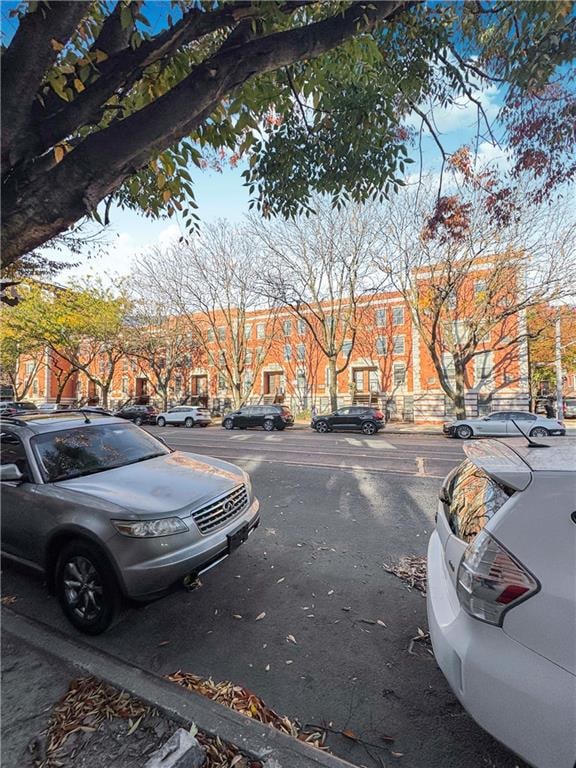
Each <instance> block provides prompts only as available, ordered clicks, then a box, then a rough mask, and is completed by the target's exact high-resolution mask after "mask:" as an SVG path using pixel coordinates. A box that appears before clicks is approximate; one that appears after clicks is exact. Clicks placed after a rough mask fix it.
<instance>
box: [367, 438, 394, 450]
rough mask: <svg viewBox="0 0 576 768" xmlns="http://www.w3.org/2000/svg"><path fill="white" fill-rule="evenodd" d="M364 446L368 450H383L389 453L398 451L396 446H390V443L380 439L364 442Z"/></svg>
mask: <svg viewBox="0 0 576 768" xmlns="http://www.w3.org/2000/svg"><path fill="white" fill-rule="evenodd" d="M364 445H368V446H370V448H385V449H387V450H389V451H397V450H398V447H397V446H395V445H392V443H389V442H388V441H387V440H380V438H378V439H376V440H364Z"/></svg>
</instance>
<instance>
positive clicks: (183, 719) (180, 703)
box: [2, 608, 356, 768]
mask: <svg viewBox="0 0 576 768" xmlns="http://www.w3.org/2000/svg"><path fill="white" fill-rule="evenodd" d="M2 631H6V632H7V633H9V634H10V635H12V636H13V637H15V638H18V639H19V640H21V641H23V642H25V643H26V644H28V645H30V646H32V647H33V648H35V649H36V650H38V651H40V652H41V653H43V654H45V655H47V656H52V657H54V658H56V659H59V660H61V661H62V662H64V663H65V664H66V665H68V666H72V667H75V668H76V669H78V670H80V671H81V672H83V673H85V674H89V675H94V676H95V677H98V678H100V679H101V680H103V681H104V682H106V683H109V684H110V685H113V686H115V687H116V688H121V689H123V690H124V691H127V692H128V693H130V694H131V695H133V696H136V697H137V698H139V699H142V701H145V702H146V703H147V704H150V705H151V706H153V707H156V708H157V709H159V710H161V711H162V712H163V713H164V714H165V715H167V716H168V717H170V718H172V719H173V720H176V721H178V722H180V723H181V724H182V725H185V726H188V727H190V725H191V724H192V723H195V725H197V726H198V728H199V729H200V730H202V731H205V732H206V733H208V734H210V735H213V736H219V737H220V738H221V739H223V740H224V741H228V742H230V743H231V744H233V745H234V746H236V747H238V748H239V749H240V750H241V751H242V752H245V753H247V754H248V755H249V756H251V757H253V758H255V759H257V760H260V761H261V762H262V763H263V764H264V767H265V768H356V766H354V765H353V763H349V762H348V761H346V760H343V759H342V758H339V757H336V756H334V755H330V754H328V753H326V752H322V751H320V750H318V749H316V748H315V747H311V746H310V745H308V744H305V743H304V742H302V741H298V739H296V738H294V737H292V736H288V735H286V734H284V733H281V732H280V731H276V730H274V729H273V728H271V727H270V726H268V725H264V724H263V723H258V722H256V721H255V720H251V719H250V718H249V717H246V716H245V715H241V714H240V713H239V712H235V711H234V710H232V709H228V707H225V706H223V705H222V704H218V703H217V702H215V701H212V700H211V699H208V698H205V697H204V696H201V695H200V694H197V693H195V692H193V691H187V690H185V689H183V688H181V687H180V686H178V685H176V684H175V683H171V682H169V681H168V680H164V678H161V677H158V676H157V675H154V674H152V673H151V672H147V671H146V670H144V669H142V668H140V667H137V666H135V665H133V664H130V663H128V662H125V661H121V660H120V659H117V658H116V657H114V656H111V655H110V654H107V653H105V652H104V651H101V650H98V649H96V648H92V647H90V646H88V645H87V644H85V643H82V642H80V641H78V640H76V639H72V638H70V637H67V636H66V635H65V634H64V633H62V632H60V631H59V630H56V629H52V628H49V627H48V626H47V625H46V624H43V623H41V622H38V621H35V620H33V619H29V618H26V617H24V616H21V615H20V614H17V613H15V612H14V611H11V610H10V609H7V608H3V609H2Z"/></svg>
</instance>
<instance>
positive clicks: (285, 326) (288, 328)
mask: <svg viewBox="0 0 576 768" xmlns="http://www.w3.org/2000/svg"><path fill="white" fill-rule="evenodd" d="M282 330H283V331H284V336H291V335H292V321H291V320H284V322H283V323H282Z"/></svg>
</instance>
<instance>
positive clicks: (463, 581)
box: [427, 438, 576, 768]
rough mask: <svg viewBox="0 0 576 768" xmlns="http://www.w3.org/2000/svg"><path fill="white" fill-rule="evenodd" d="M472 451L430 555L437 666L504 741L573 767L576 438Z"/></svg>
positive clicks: (545, 766) (451, 487)
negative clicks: (560, 441) (539, 444)
mask: <svg viewBox="0 0 576 768" xmlns="http://www.w3.org/2000/svg"><path fill="white" fill-rule="evenodd" d="M465 453H466V455H467V458H466V460H465V461H464V462H462V463H461V464H460V465H459V466H458V467H457V468H456V469H455V470H453V471H452V472H451V473H450V474H449V475H448V477H447V478H446V480H445V482H444V485H443V487H442V490H441V493H440V500H439V502H438V508H437V514H436V529H435V531H434V533H433V534H432V536H431V538H430V543H429V547H428V569H427V570H428V587H427V610H428V626H429V628H430V635H431V639H432V646H433V649H434V655H435V656H436V661H437V662H438V665H439V666H440V669H441V670H442V672H443V673H444V675H445V677H446V679H447V680H448V682H449V684H450V686H451V688H452V690H453V691H454V693H455V694H456V696H457V697H458V698H459V699H460V701H461V703H462V705H463V706H464V707H465V708H466V709H467V710H468V712H469V713H470V715H471V716H472V717H473V718H474V719H475V720H476V721H477V722H478V723H479V724H480V725H481V726H482V727H483V728H484V729H485V730H487V731H488V732H489V733H491V734H492V735H493V736H495V738H497V739H498V741H500V742H502V743H503V744H505V745H506V746H507V747H509V748H510V749H512V750H513V751H514V752H517V753H518V754H519V755H520V756H521V757H522V758H524V760H526V761H527V762H528V763H529V764H530V765H533V766H538V768H574V765H575V761H576V740H575V739H574V725H575V723H576V696H575V692H576V644H575V642H574V638H575V637H576V590H575V589H574V563H575V562H576V512H575V511H574V510H575V506H576V505H575V494H574V489H575V488H576V441H574V440H571V439H570V438H568V439H567V440H566V441H562V443H556V445H553V446H552V445H549V446H548V447H530V446H527V445H522V447H519V446H518V443H517V441H514V447H513V448H512V447H511V444H510V445H508V444H506V443H504V442H503V441H498V440H487V441H482V442H480V443H471V444H467V445H466V447H465ZM551 500H553V503H551ZM551 702H552V704H551Z"/></svg>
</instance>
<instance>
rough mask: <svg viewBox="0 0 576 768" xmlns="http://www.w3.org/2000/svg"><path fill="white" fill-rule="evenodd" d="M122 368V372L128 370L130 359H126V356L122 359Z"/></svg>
mask: <svg viewBox="0 0 576 768" xmlns="http://www.w3.org/2000/svg"><path fill="white" fill-rule="evenodd" d="M122 370H123V371H124V372H125V371H129V370H130V360H128V359H127V358H124V360H122Z"/></svg>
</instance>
